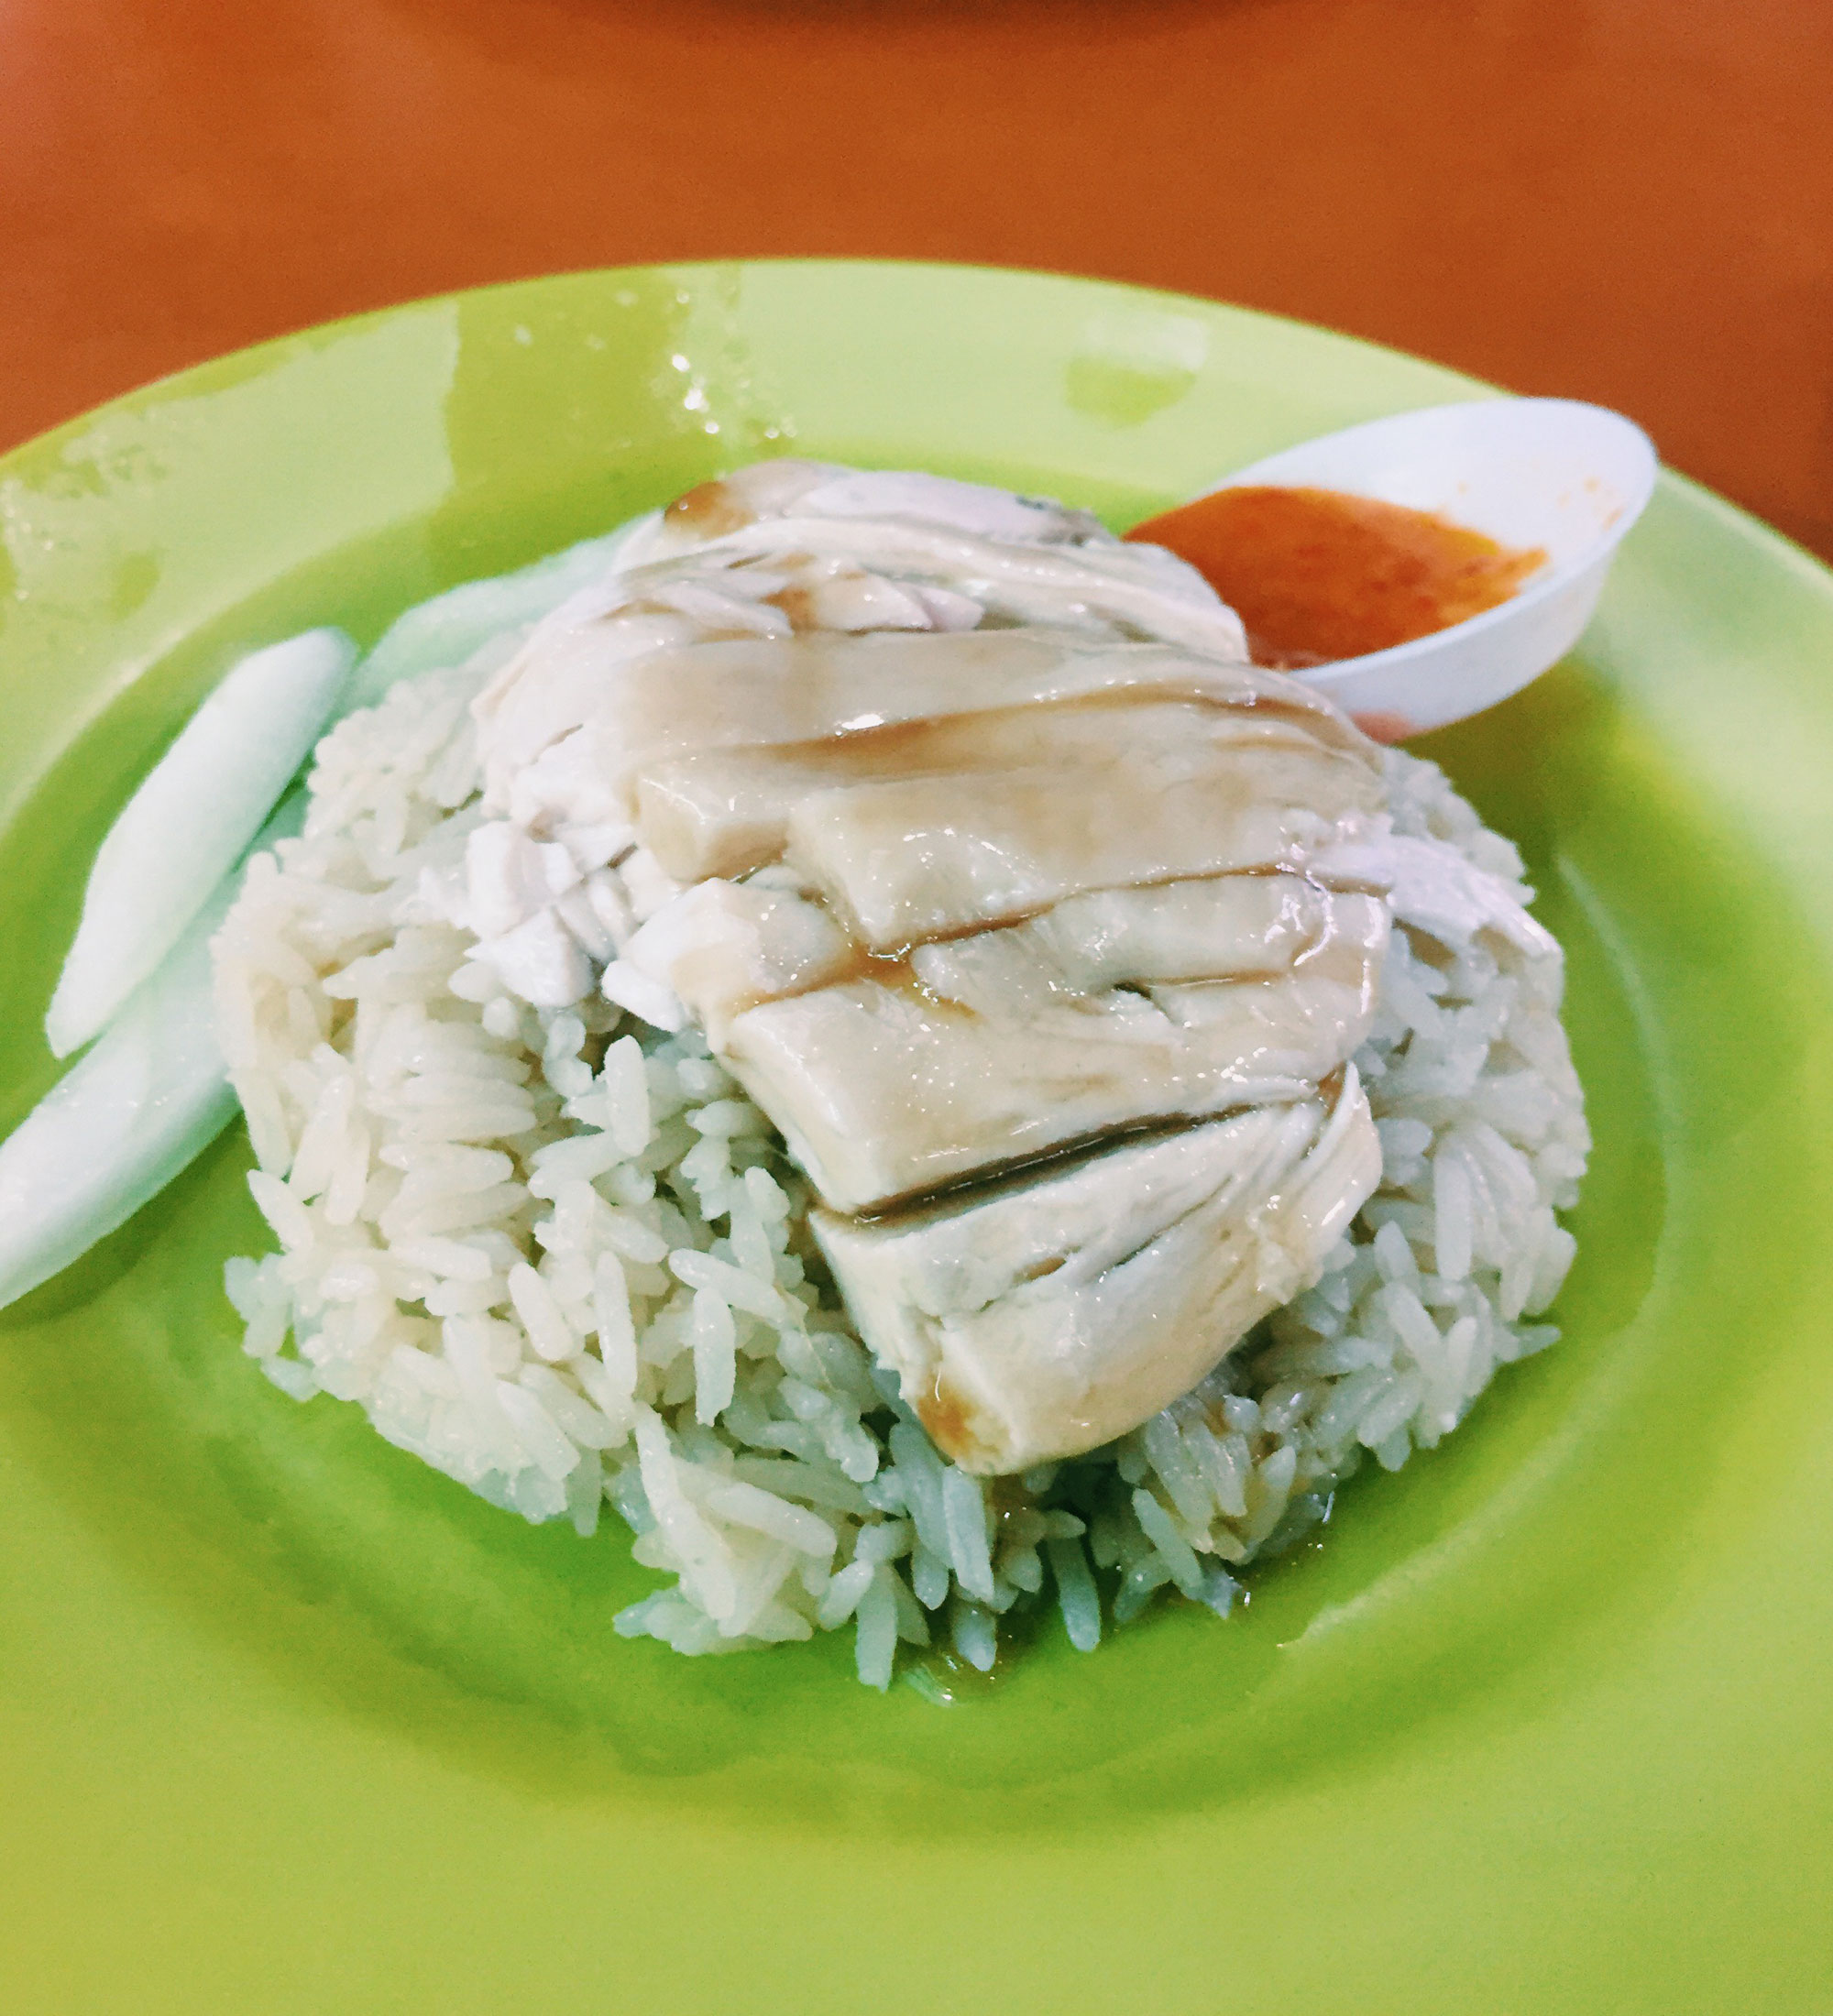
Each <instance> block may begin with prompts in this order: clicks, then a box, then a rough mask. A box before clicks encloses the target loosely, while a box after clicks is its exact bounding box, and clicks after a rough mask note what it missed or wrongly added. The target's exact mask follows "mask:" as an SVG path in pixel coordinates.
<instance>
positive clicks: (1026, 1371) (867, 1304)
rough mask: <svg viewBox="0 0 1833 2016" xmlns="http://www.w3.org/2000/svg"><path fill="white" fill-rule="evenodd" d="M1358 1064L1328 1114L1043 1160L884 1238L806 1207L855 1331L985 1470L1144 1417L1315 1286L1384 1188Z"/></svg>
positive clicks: (941, 1439) (1273, 1113)
mask: <svg viewBox="0 0 1833 2016" xmlns="http://www.w3.org/2000/svg"><path fill="white" fill-rule="evenodd" d="M1380 1173H1381V1149H1380V1143H1379V1139H1378V1137H1377V1134H1376V1132H1375V1126H1374V1123H1373V1121H1372V1119H1371V1118H1370V1116H1369V1112H1368V1105H1367V1100H1366V1099H1365V1098H1364V1096H1363V1093H1362V1090H1361V1087H1360V1086H1359V1084H1358V1083H1357V1082H1356V1074H1355V1071H1354V1068H1351V1069H1350V1070H1349V1071H1348V1072H1347V1073H1346V1074H1345V1081H1344V1084H1343V1088H1342V1090H1341V1091H1340V1092H1339V1093H1338V1095H1337V1097H1336V1100H1335V1103H1334V1110H1333V1111H1332V1112H1330V1113H1329V1116H1328V1118H1327V1119H1326V1117H1325V1106H1324V1103H1323V1101H1322V1100H1321V1099H1317V1098H1312V1099H1308V1100H1305V1101H1300V1102H1297V1103H1294V1104H1291V1105H1287V1106H1278V1107H1268V1108H1262V1109H1260V1110H1258V1111H1257V1112H1251V1113H1244V1114H1241V1115H1238V1116H1236V1117H1235V1118H1234V1119H1231V1120H1225V1121H1221V1122H1217V1123H1211V1124H1209V1125H1206V1126H1200V1127H1194V1128H1191V1129H1189V1130H1187V1131H1185V1132H1183V1133H1180V1134H1171V1135H1169V1136H1161V1137H1159V1138H1157V1139H1154V1140H1150V1141H1145V1142H1138V1143H1128V1144H1126V1145H1122V1146H1118V1147H1113V1148H1108V1149H1104V1150H1101V1151H1098V1152H1096V1153H1094V1154H1092V1155H1090V1156H1083V1157H1081V1158H1080V1159H1078V1160H1075V1161H1072V1162H1069V1163H1066V1164H1064V1165H1061V1166H1058V1167H1045V1168H1043V1169H1040V1170H1038V1171H1036V1172H1033V1173H1031V1174H1028V1175H1026V1176H1024V1177H1019V1178H1013V1179H1011V1180H1010V1181H1008V1182H1006V1183H1004V1184H1001V1185H998V1186H994V1187H992V1188H990V1189H981V1190H976V1191H974V1192H972V1193H970V1194H969V1195H967V1196H965V1197H963V1198H961V1199H960V1200H948V1201H946V1202H945V1203H942V1204H939V1205H938V1206H936V1207H934V1208H932V1209H931V1210H929V1211H918V1212H912V1213H907V1214H906V1215H904V1216H902V1217H899V1218H897V1219H895V1220H893V1221H890V1222H883V1223H866V1222H861V1221H859V1220H857V1219H849V1218H843V1217H840V1216H839V1215H838V1214H836V1213H834V1212H832V1211H816V1212H815V1214H814V1220H813V1223H814V1229H815V1233H816V1237H817V1238H818V1241H819V1242H820V1245H821V1248H822V1251H823V1252H824V1253H825V1254H826V1255H827V1258H828V1262H829V1265H830V1266H831V1267H832V1269H833V1273H834V1277H835V1279H836V1281H837V1282H838V1283H839V1284H840V1289H841V1292H842V1293H843V1294H844V1295H845V1297H846V1298H847V1305H848V1307H849V1308H850V1309H851V1310H852V1312H853V1316H854V1319H855V1320H856V1321H857V1322H858V1324H859V1326H860V1331H861V1334H862V1336H863V1337H864V1338H865V1340H866V1342H867V1344H868V1345H869V1346H870V1347H871V1349H872V1350H873V1353H874V1354H875V1355H876V1356H877V1357H878V1358H879V1359H880V1360H881V1362H883V1363H884V1364H887V1365H889V1366H891V1367H892V1368H894V1369H895V1372H896V1374H897V1376H898V1382H899V1386H900V1388H901V1390H902V1393H903V1396H904V1398H905V1400H906V1404H908V1405H909V1406H910V1407H912V1408H914V1409H915V1410H916V1414H917V1415H918V1417H919V1418H920V1419H921V1420H922V1421H923V1424H924V1426H925V1427H926V1428H927V1430H928V1431H929V1434H930V1435H931V1437H932V1438H933V1439H934V1441H936V1443H937V1444H938V1447H939V1448H940V1449H941V1450H942V1451H943V1452H945V1453H946V1454H947V1455H948V1456H949V1457H950V1458H952V1460H953V1461H954V1462H956V1463H960V1465H961V1467H962V1468H963V1469H966V1470H970V1471H972V1472H975V1473H976V1474H982V1475H997V1474H1004V1473H1009V1472H1013V1471H1018V1470H1025V1469H1027V1468H1029V1467H1030V1466H1031V1465H1032V1464H1034V1463H1044V1462H1048V1461H1052V1460H1055V1459H1057V1458H1059V1457H1065V1456H1074V1455H1079V1454H1081V1453H1082V1452H1084V1451H1086V1450H1090V1449H1094V1448H1098V1447H1099V1446H1100V1445H1101V1444H1102V1443H1103V1442H1106V1441H1112V1440H1113V1439H1114V1437H1115V1436H1116V1435H1121V1434H1124V1433H1125V1432H1126V1430H1129V1429H1132V1428H1135V1427H1136V1426H1137V1425H1138V1424H1139V1423H1140V1422H1141V1421H1143V1420H1147V1419H1150V1418H1151V1416H1152V1415H1154V1414H1156V1413H1157V1412H1158V1410H1159V1408H1163V1407H1166V1406H1168V1405H1169V1403H1170V1402H1171V1401H1172V1400H1174V1399H1176V1398H1177V1397H1178V1396H1179V1395H1180V1394H1181V1393H1184V1392H1187V1391H1188V1390H1189V1389H1190V1388H1191V1386H1194V1385H1195V1384H1196V1383H1197V1382H1198V1380H1200V1379H1202V1377H1203V1376H1204V1375H1206V1374H1208V1373H1209V1372H1211V1371H1212V1370H1213V1368H1214V1367H1215V1366H1216V1365H1217V1364H1220V1363H1221V1361H1222V1360H1223V1359H1224V1357H1226V1356H1227V1354H1228V1353H1229V1352H1230V1351H1231V1350H1233V1349H1234V1347H1235V1345H1236V1344H1237V1343H1238V1342H1240V1341H1241V1339H1242V1337H1243V1336H1244V1335H1246V1332H1247V1331H1249V1330H1250V1329H1251V1328H1252V1327H1253V1325H1254V1324H1255V1323H1257V1321H1258V1320H1260V1318H1261V1317H1263V1316H1264V1315H1266V1314H1267V1313H1268V1311H1269V1310H1271V1309H1277V1308H1278V1307H1279V1305H1280V1304H1282V1303H1284V1302H1287V1301H1290V1299H1291V1298H1292V1297H1293V1296H1294V1295H1297V1294H1299V1293H1300V1292H1301V1290H1303V1289H1304V1288H1306V1287H1309V1286H1310V1285H1311V1284H1312V1282H1314V1281H1315V1280H1316V1279H1317V1277H1318V1274H1319V1272H1320V1270H1321V1268H1322V1266H1323V1261H1324V1259H1325V1257H1326V1255H1328V1254H1329V1252H1330V1250H1331V1248H1332V1247H1333V1246H1334V1244H1335V1243H1336V1241H1337V1239H1338V1238H1339V1237H1340V1236H1341V1234H1342V1233H1344V1231H1345V1230H1346V1228H1347V1227H1348V1225H1349V1222H1350V1221H1351V1220H1352V1219H1353V1218H1354V1217H1355V1215H1356V1211H1358V1210H1360V1208H1361V1206H1362V1204H1363V1202H1364V1200H1366V1199H1367V1196H1368V1195H1369V1193H1370V1192H1371V1191H1372V1190H1373V1189H1374V1188H1375V1186H1376V1184H1377V1182H1378V1181H1379V1179H1380Z"/></svg>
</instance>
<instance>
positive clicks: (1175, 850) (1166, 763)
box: [786, 740, 1384, 951]
mask: <svg viewBox="0 0 1833 2016" xmlns="http://www.w3.org/2000/svg"><path fill="white" fill-rule="evenodd" d="M1383 802H1384V801H1383V794H1382V789H1381V783H1380V779H1379V778H1378V776H1377V775H1375V774H1374V773H1373V772H1371V771H1370V770H1369V769H1368V768H1367V766H1366V765H1364V764H1363V763H1361V762H1360V761H1356V759H1354V758H1349V757H1344V756H1339V755H1337V754H1335V753H1334V752H1333V751H1327V750H1323V749H1319V748H1316V747H1315V746H1313V747H1312V748H1311V749H1309V750H1305V751H1289V750H1279V749H1251V748H1249V749H1236V750H1228V749H1224V750H1221V751H1213V752H1212V751H1207V750H1203V749H1201V748H1199V749H1195V750H1191V751H1182V752H1167V751H1155V750H1147V751H1133V750H1131V749H1130V748H1128V747H1127V746H1126V744H1125V741H1124V740H1122V741H1121V742H1120V743H1119V746H1118V748H1117V751H1116V753H1115V754H1114V757H1113V758H1112V760H1111V761H1109V762H1108V763H1106V764H1104V765H1102V766H1100V767H1096V766H1094V765H1091V766H1089V767H1088V768H1086V769H1083V770H1076V771H1066V770H1059V769H1048V770H1046V769H1036V770H1021V771H1007V772H993V773H989V774H979V775H975V774H966V775H956V776H949V777H920V778H910V779H902V780H894V781H891V782H888V783H867V784H856V785H851V786H847V787H843V788H840V789H837V790H833V791H826V792H820V793H818V794H815V795H813V796H811V797H807V798H805V799H803V800H802V801H801V803H800V804H799V805H796V808H795V810H794V812H793V813H792V814H791V815H790V820H789V847H788V850H787V857H786V858H787V860H789V862H790V864H791V865H792V866H793V867H794V868H795V869H796V871H798V872H799V873H800V874H801V875H803V876H804V878H805V879H806V880H807V882H809V883H810V885H811V886H813V887H815V888H818V889H819V890H820V891H821V893H823V894H824V895H825V896H826V897H827V898H828V900H829V903H830V904H832V905H833V907H834V909H835V912H836V913H837V915H840V916H841V917H842V918H844V919H845V921H846V923H847V926H848V928H849V929H850V930H851V932H852V933H853V936H854V937H857V938H858V939H859V940H860V942H861V943H862V944H863V945H865V946H867V947H869V948H871V949H872V950H873V951H890V950H894V949H896V948H900V947H903V946H906V945H913V944H916V943H917V942H918V941H919V940H921V939H924V938H928V937H937V936H938V935H941V934H944V933H949V932H955V931H961V930H971V929H972V928H974V927H975V926H986V925H990V924H1001V923H1005V922H1009V921H1010V920H1012V919H1014V918H1016V917H1023V916H1026V915H1030V914H1032V913H1034V912H1037V911H1039V910H1044V909H1047V908H1048V907H1049V905H1051V904H1056V903H1060V902H1061V901H1062V900H1063V898H1065V897H1066V896H1073V895H1078V894H1081V893H1082V892H1084V891H1086V890H1092V889H1112V888H1116V887H1120V886H1123V885H1125V884H1127V883H1137V882H1170V881H1174V880H1182V879H1184V878H1186V877H1191V876H1202V875H1219V874H1226V873H1232V872H1235V871H1240V870H1243V869H1256V868H1274V867H1279V866H1281V865H1285V864H1290V863H1295V862H1297V861H1299V860H1301V859H1302V857H1303V855H1304V854H1305V853H1306V852H1307V851H1309V850H1311V849H1315V848H1318V847H1321V846H1324V845H1327V844H1329V843H1330V842H1331V841H1332V840H1334V839H1336V838H1348V837H1351V836H1353V834H1354V832H1355V831H1356V827H1357V825H1358V824H1359V823H1360V822H1361V821H1362V820H1363V819H1366V818H1367V817H1370V816H1373V815H1375V814H1376V813H1377V812H1378V811H1379V810H1380V808H1381V805H1382V804H1383Z"/></svg>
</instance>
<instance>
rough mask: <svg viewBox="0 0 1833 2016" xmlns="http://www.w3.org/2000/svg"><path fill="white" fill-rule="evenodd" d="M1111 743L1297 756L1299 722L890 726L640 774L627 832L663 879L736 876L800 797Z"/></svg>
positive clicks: (1027, 761)
mask: <svg viewBox="0 0 1833 2016" xmlns="http://www.w3.org/2000/svg"><path fill="white" fill-rule="evenodd" d="M1116 741H1124V742H1125V746H1126V747H1127V748H1128V749H1129V750H1132V751H1136V752H1139V753H1141V754H1143V753H1144V752H1146V751H1153V750H1156V751H1161V752H1164V753H1168V754H1169V753H1173V752H1188V751H1192V750H1197V749H1210V750H1220V749H1238V748H1250V747H1252V748H1272V749H1284V750H1289V751H1298V752H1304V751H1309V750H1311V749H1312V748H1314V747H1315V746H1316V739H1315V738H1314V737H1313V736H1312V734H1311V733H1310V731H1309V729H1308V727H1307V726H1306V724H1305V723H1304V722H1303V721H1302V720H1299V719H1294V718H1291V717H1290V716H1289V715H1287V714H1285V713H1282V712H1280V711H1278V710H1276V709H1275V708H1273V707H1268V706H1265V705H1262V704H1259V703H1257V704H1256V705H1255V706H1253V707H1207V706H1199V705H1196V704H1194V703H1191V702H1179V701H1160V702H1156V703H1155V702H1152V701H1149V700H1147V701H1139V700H1136V699H1135V700H1132V701H1130V703H1128V702H1127V701H1125V700H1123V701H1122V703H1121V704H1119V705H1115V704H1114V703H1113V702H1111V701H1110V700H1109V699H1108V698H1107V697H1106V696H1095V697H1093V698H1092V699H1086V700H1081V701H1072V702H1066V703H1059V704H1056V705H1047V706H1040V707H1015V708H1008V709H1005V710H1003V711H998V712H987V713H977V714H955V715H949V716H945V717H943V718H941V719H938V720H921V721H906V722H900V723H898V724H896V725H895V726H892V727H888V728H881V729H865V730H862V731H861V732H859V733H856V734H851V735H841V736H837V737H834V738H833V739H831V740H827V741H819V742H796V743H789V744H786V745H784V746H780V747H774V748H757V749H716V750H703V751H697V753H695V754H693V755H689V756H675V757H666V758H664V759H662V760H660V761H655V762H652V763H645V764H643V765H642V766H641V767H640V768H639V769H638V771H637V772H636V773H635V781H634V790H635V798H636V823H637V827H638V830H639V831H640V832H641V833H642V838H643V841H644V844H645V845H646V846H648V847H649V848H650V849H652V851H653V853H654V854H655V856H656V858H657V860H660V861H661V862H662V863H663V864H664V866H665V867H666V868H667V870H668V871H669V873H670V874H672V875H677V876H679V877H680V878H681V879H682V880H683V881H684V882H686V881H694V880H697V879H698V878H699V877H701V876H704V875H725V876H732V875H741V874H743V873H745V872H746V871H747V870H750V869H753V868H758V867H761V866H763V864H765V863H766V862H770V861H774V860H777V859H778V857H779V856H780V855H781V854H782V852H783V849H784V848H785V845H786V844H787V838H788V827H789V816H790V814H791V813H792V812H793V811H794V809H795V808H796V805H797V804H798V803H800V801H801V800H802V799H804V798H807V797H809V796H811V795H813V794H815V793H817V792H821V791H829V790H832V789H834V788H836V787H837V786H842V785H846V784H850V783H873V782H877V781H880V780H883V779H886V778H909V777H924V776H943V775H948V774H949V773H951V772H953V773H963V772H983V771H993V770H1023V769H1027V768H1036V767H1037V766H1039V765H1043V764H1075V765H1079V766H1080V765H1090V764H1092V765H1103V764H1107V763H1111V762H1112V761H1114V749H1115V744H1116Z"/></svg>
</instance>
